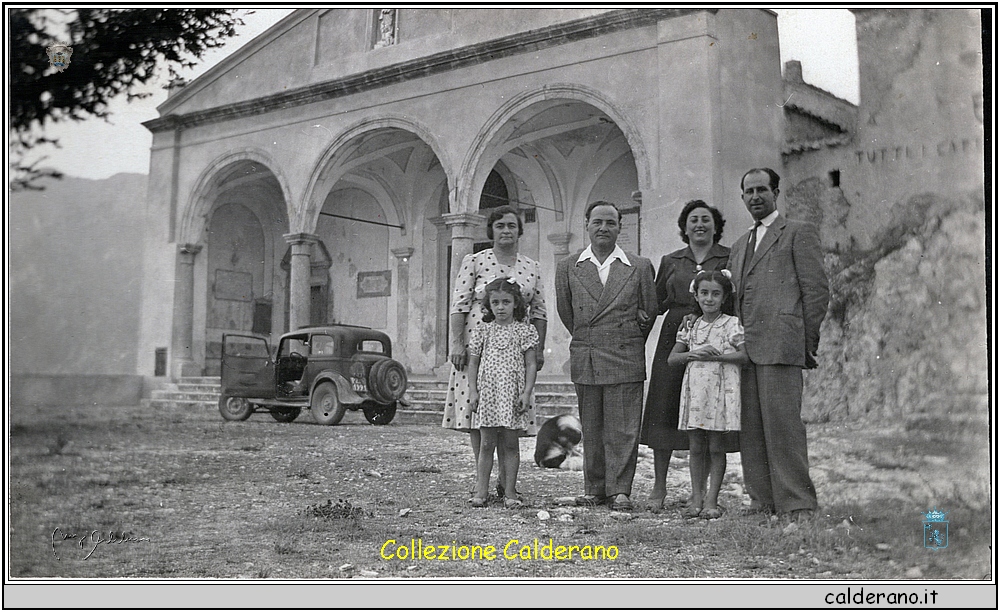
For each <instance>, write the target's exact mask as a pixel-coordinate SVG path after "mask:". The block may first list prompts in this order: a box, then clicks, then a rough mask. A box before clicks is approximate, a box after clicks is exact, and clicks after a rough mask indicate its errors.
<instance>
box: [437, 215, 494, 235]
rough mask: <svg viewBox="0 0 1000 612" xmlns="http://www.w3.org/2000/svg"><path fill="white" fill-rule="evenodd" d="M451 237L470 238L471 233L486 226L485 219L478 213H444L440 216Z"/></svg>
mask: <svg viewBox="0 0 1000 612" xmlns="http://www.w3.org/2000/svg"><path fill="white" fill-rule="evenodd" d="M441 218H442V219H444V224H445V226H447V227H448V229H450V230H451V235H452V237H469V238H471V237H472V233H473V232H474V231H475V230H476V229H478V228H480V227H485V226H486V217H484V216H483V215H480V214H479V213H445V214H443V215H441Z"/></svg>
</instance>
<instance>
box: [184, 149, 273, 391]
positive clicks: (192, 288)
mask: <svg viewBox="0 0 1000 612" xmlns="http://www.w3.org/2000/svg"><path fill="white" fill-rule="evenodd" d="M288 197H289V188H288V184H287V181H285V180H284V177H283V176H282V174H281V172H280V170H277V166H276V165H275V162H274V160H272V159H271V158H270V156H269V155H268V154H267V153H265V152H263V151H258V150H254V149H247V150H243V151H239V152H231V153H227V154H225V155H222V156H220V157H219V158H217V159H216V160H215V161H214V162H212V163H210V164H209V165H208V167H207V168H206V169H205V171H204V172H203V173H202V174H201V176H200V177H199V180H198V181H197V182H196V183H195V187H194V189H193V190H192V193H191V197H190V198H189V200H188V205H187V206H186V207H185V208H184V210H183V211H182V213H181V219H180V223H179V227H178V230H179V231H178V237H179V238H180V239H181V242H180V243H179V244H180V246H179V248H178V254H177V264H176V270H177V273H176V278H177V291H175V294H174V320H173V328H174V332H173V334H172V338H173V339H172V344H173V350H172V354H173V355H174V361H175V364H176V366H175V368H174V372H176V373H178V374H180V375H187V374H192V373H194V374H200V373H207V374H216V373H218V370H219V363H220V359H221V341H222V335H223V334H225V333H231V332H245V333H251V332H252V333H258V334H264V335H271V334H277V333H281V332H283V331H284V327H285V326H284V320H285V310H284V308H285V307H284V303H285V299H284V295H285V291H286V289H285V288H284V285H285V283H284V276H285V275H284V273H283V272H282V271H281V269H280V266H279V263H280V257H281V255H282V254H283V253H284V251H285V249H284V240H283V239H282V235H283V234H285V233H287V232H288V209H289V205H288V202H289V200H288Z"/></svg>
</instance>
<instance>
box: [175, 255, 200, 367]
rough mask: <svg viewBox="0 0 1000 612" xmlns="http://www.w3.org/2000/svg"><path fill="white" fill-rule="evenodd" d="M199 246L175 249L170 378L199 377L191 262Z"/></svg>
mask: <svg viewBox="0 0 1000 612" xmlns="http://www.w3.org/2000/svg"><path fill="white" fill-rule="evenodd" d="M200 251H201V245H200V244H179V245H177V266H176V272H175V274H174V313H173V320H174V325H173V338H172V339H171V343H170V344H171V345H172V349H171V353H172V354H173V359H172V361H173V367H172V368H171V371H172V373H173V375H174V377H179V376H200V375H201V366H199V365H198V364H196V363H194V360H193V352H192V346H193V344H194V338H193V336H194V258H195V255H197V254H198V253H199V252H200Z"/></svg>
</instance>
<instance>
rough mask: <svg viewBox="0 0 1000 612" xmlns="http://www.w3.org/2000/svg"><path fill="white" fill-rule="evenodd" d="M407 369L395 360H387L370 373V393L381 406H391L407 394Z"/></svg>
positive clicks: (373, 367) (374, 366)
mask: <svg viewBox="0 0 1000 612" xmlns="http://www.w3.org/2000/svg"><path fill="white" fill-rule="evenodd" d="M406 383H407V381H406V368H404V367H403V364H401V363H399V362H398V361H396V360H395V359H385V360H382V361H380V362H378V363H376V364H375V365H373V366H372V369H371V371H369V372H368V392H369V393H371V395H372V397H373V398H375V400H376V401H377V402H379V403H380V404H389V403H391V402H395V401H396V400H398V399H399V398H401V397H403V393H405V392H406Z"/></svg>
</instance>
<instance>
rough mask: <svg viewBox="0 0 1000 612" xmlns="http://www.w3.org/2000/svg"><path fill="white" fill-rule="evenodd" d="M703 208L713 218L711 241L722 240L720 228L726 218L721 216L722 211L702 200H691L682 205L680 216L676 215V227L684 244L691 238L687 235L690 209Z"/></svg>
mask: <svg viewBox="0 0 1000 612" xmlns="http://www.w3.org/2000/svg"><path fill="white" fill-rule="evenodd" d="M698 208H704V209H706V210H707V211H708V212H710V213H712V219H714V220H715V236H713V237H712V242H715V243H718V242H719V241H720V240H722V228H723V227H725V226H726V220H725V219H723V218H722V213H721V212H719V209H718V208H716V207H714V206H709V205H708V204H706V203H705V201H704V200H691V201H690V202H688V203H687V204H685V205H684V208H682V209H681V216H679V217H677V227H679V228H681V240H683V241H684V244H688V243H690V242H691V239H690V238H688V236H687V232H686V230H687V218H688V215H690V214H691V211H692V210H695V209H698Z"/></svg>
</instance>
